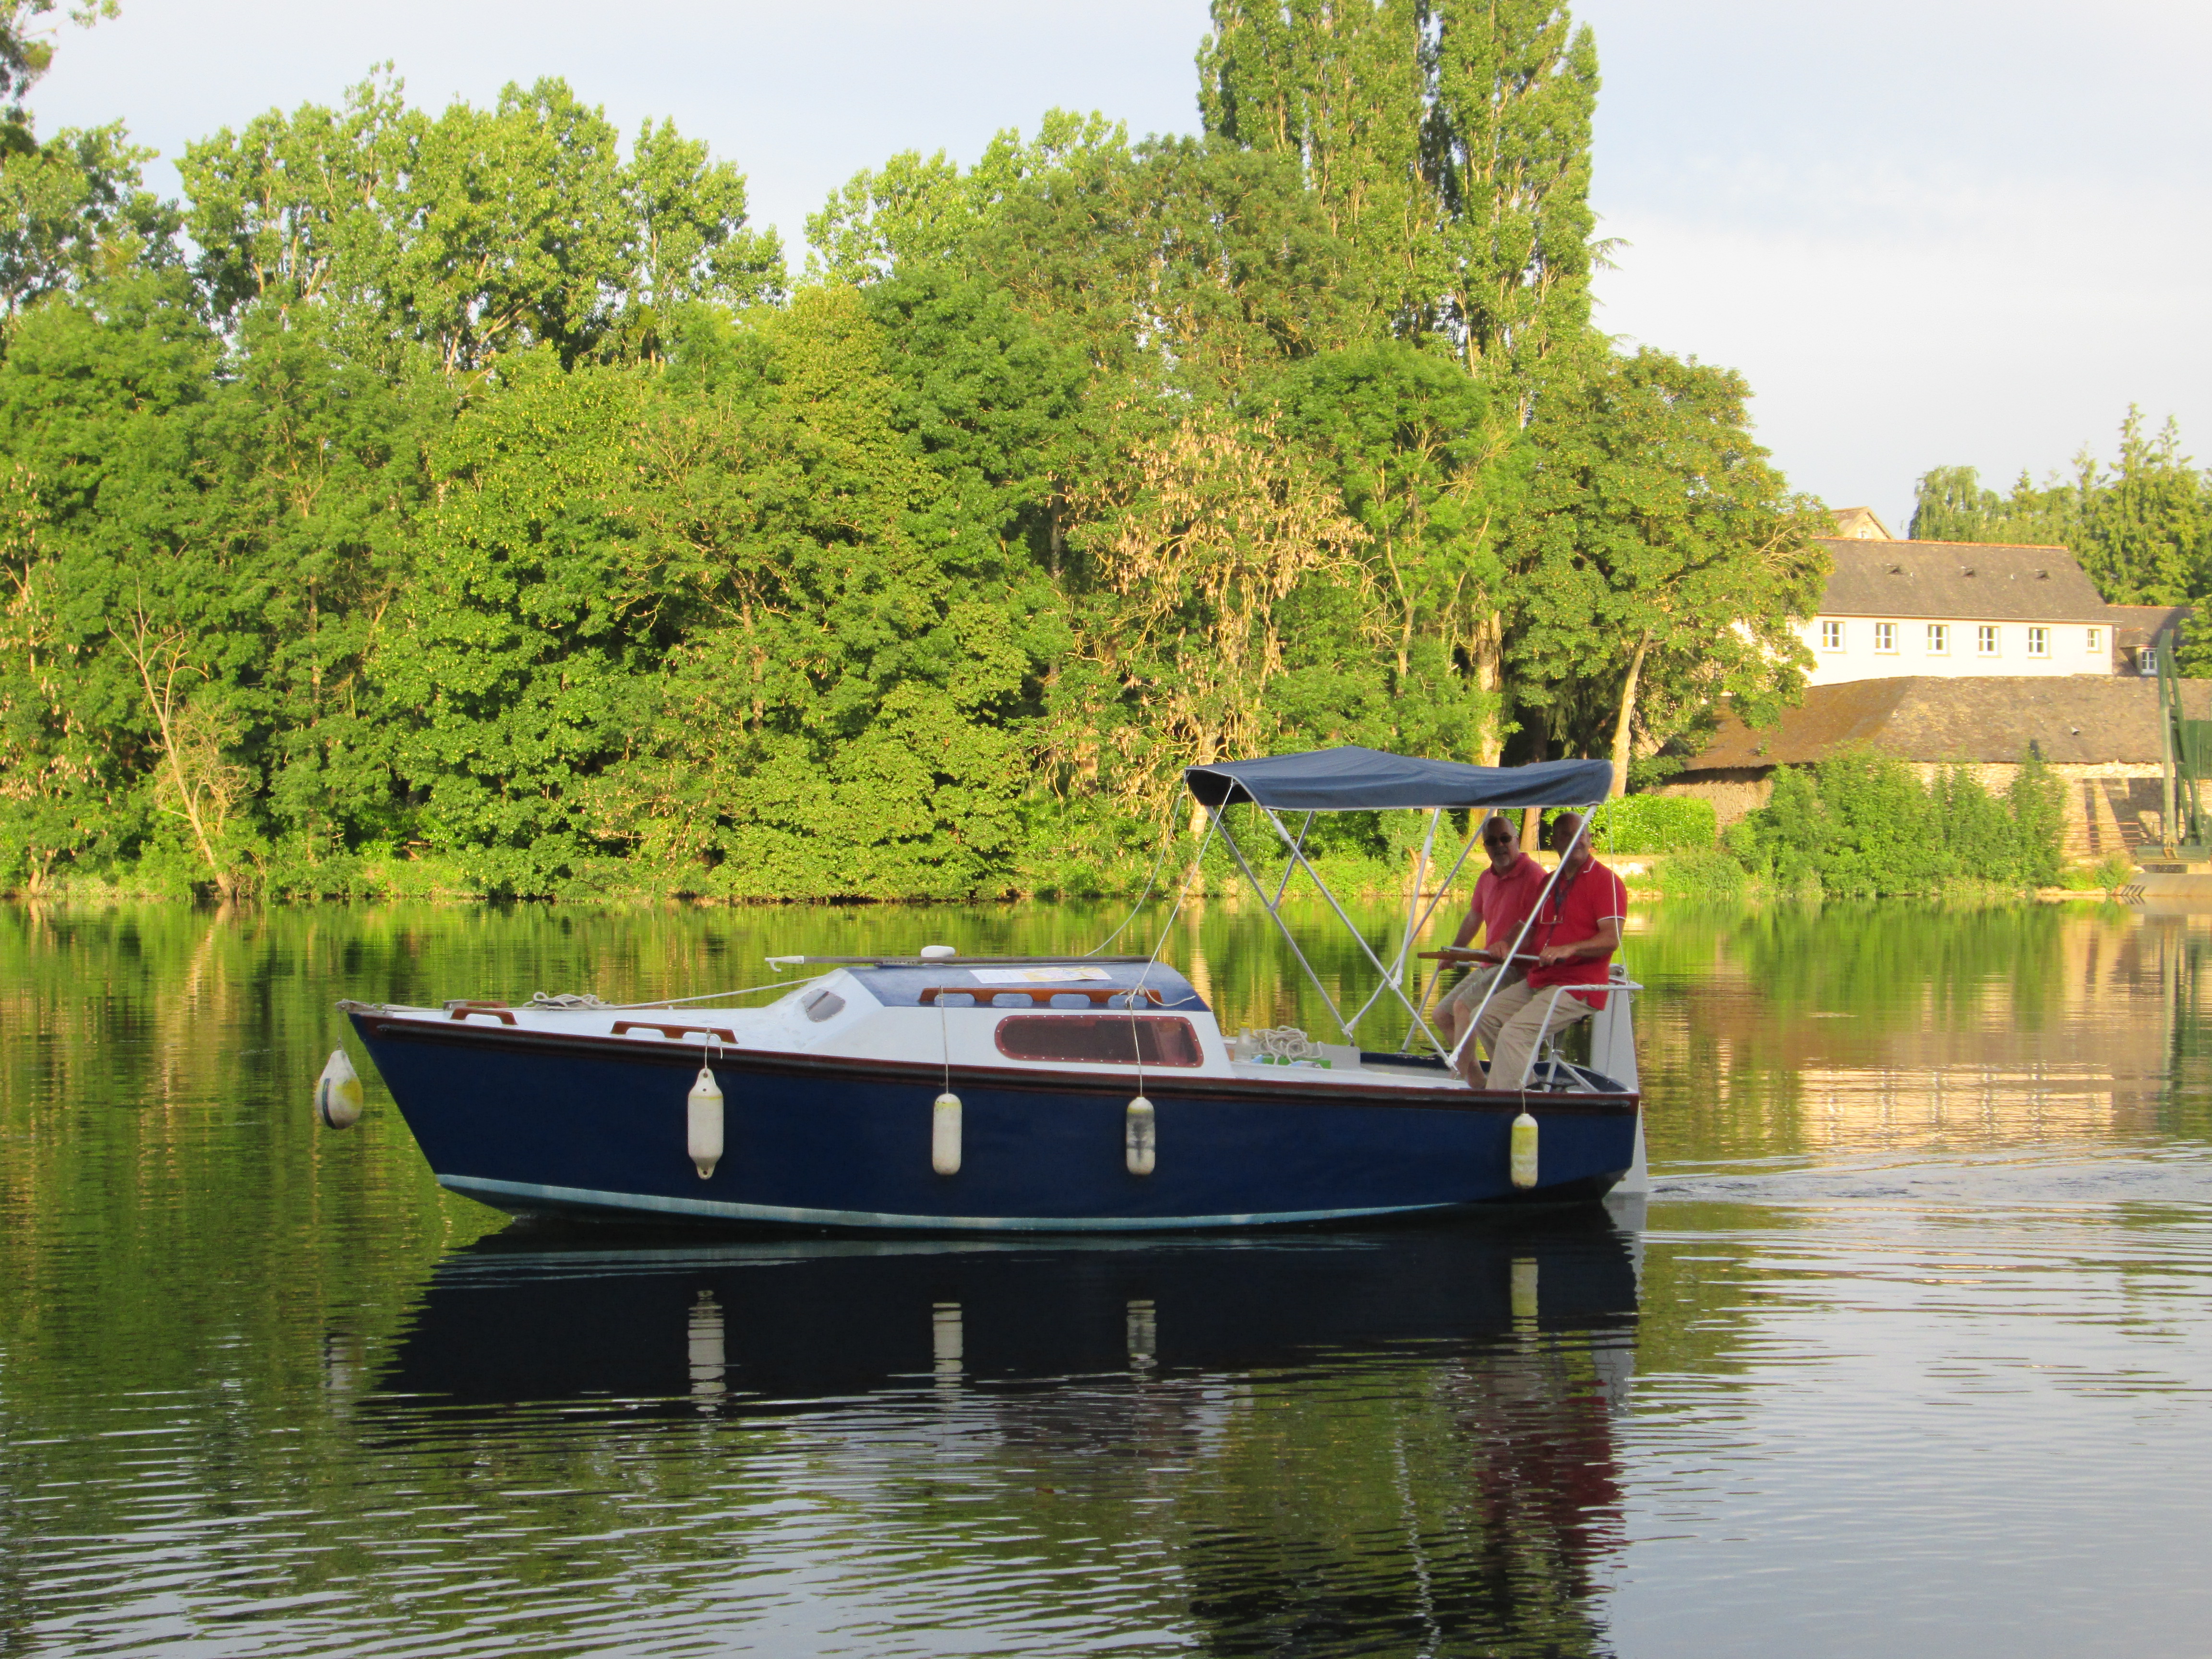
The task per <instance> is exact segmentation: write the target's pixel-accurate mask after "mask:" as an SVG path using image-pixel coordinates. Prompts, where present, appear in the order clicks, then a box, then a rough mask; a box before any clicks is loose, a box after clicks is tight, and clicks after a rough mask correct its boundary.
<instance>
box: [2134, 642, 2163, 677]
mask: <svg viewBox="0 0 2212 1659" xmlns="http://www.w3.org/2000/svg"><path fill="white" fill-rule="evenodd" d="M2157 672H2158V647H2156V646H2154V645H2139V646H2137V647H2136V673H2138V674H2155V673H2157Z"/></svg>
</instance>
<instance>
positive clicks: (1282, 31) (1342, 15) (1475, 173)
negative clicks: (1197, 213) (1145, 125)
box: [1198, 0, 1601, 420]
mask: <svg viewBox="0 0 2212 1659" xmlns="http://www.w3.org/2000/svg"><path fill="white" fill-rule="evenodd" d="M1212 16H1213V25H1214V32H1213V33H1212V34H1210V35H1208V36H1207V37H1206V41H1205V43H1204V45H1203V46H1200V50H1199V58H1198V63H1199V76H1200V92H1199V107H1200V112H1202V114H1203V115H1204V117H1205V120H1206V129H1207V131H1209V132H1212V133H1216V134H1218V135H1219V136H1220V137H1224V138H1226V139H1229V140H1230V141H1231V142H1232V143H1237V144H1240V145H1243V146H1244V147H1246V148H1248V149H1259V150H1267V151H1272V152H1276V153H1282V154H1288V155H1296V156H1297V158H1298V160H1299V161H1300V164H1301V165H1302V167H1304V173H1305V177H1306V181H1307V184H1308V186H1309V188H1310V189H1311V190H1312V191H1314V192H1315V194H1316V196H1317V197H1319V198H1320V200H1321V202H1322V204H1323V207H1324V210H1326V211H1327V212H1328V216H1329V219H1330V223H1331V226H1332V228H1334V230H1335V232H1336V234H1339V235H1340V236H1342V237H1344V238H1345V239H1346V241H1348V242H1349V243H1350V244H1351V245H1352V247H1353V248H1354V250H1355V252H1356V253H1357V256H1358V269H1359V270H1360V273H1361V275H1362V276H1363V278H1364V285H1365V287H1366V289H1367V290H1368V292H1369V293H1370V295H1372V296H1373V297H1374V299H1375V301H1376V303H1377V304H1378V306H1380V307H1382V309H1383V311H1384V312H1385V313H1386V314H1387V316H1388V317H1389V322H1390V326H1391V327H1392V328H1393V330H1394V331H1396V332H1398V333H1400V334H1402V335H1407V336H1409V337H1415V338H1419V337H1423V336H1425V335H1430V334H1435V333H1439V332H1440V333H1442V334H1443V335H1444V336H1445V337H1448V338H1449V340H1450V342H1451V343H1452V346H1453V349H1455V352H1456V353H1457V355H1458V356H1460V358H1461V360H1462V362H1463V363H1464V364H1465V366H1466V367H1467V368H1468V370H1469V372H1471V373H1473V372H1481V371H1490V372H1493V373H1498V374H1503V375H1504V377H1506V378H1507V379H1508V380H1510V382H1511V383H1512V385H1513V386H1514V389H1515V396H1516V403H1517V404H1518V407H1519V409H1520V412H1521V415H1522V418H1523V419H1524V420H1525V419H1526V418H1527V417H1528V413H1529V410H1530V407H1531V404H1532V401H1533V398H1534V375H1535V373H1536V371H1537V369H1538V368H1539V367H1540V365H1541V363H1542V362H1544V360H1545V359H1546V358H1547V357H1548V356H1550V355H1551V354H1552V353H1553V351H1554V350H1555V349H1559V348H1560V347H1562V346H1572V345H1574V344H1576V343H1579V341H1580V340H1581V338H1582V337H1583V334H1584V333H1585V332H1586V331H1587V329H1588V325H1589V276H1590V270H1591V267H1592V264H1594V263H1595V258H1596V257H1597V256H1598V254H1599V253H1600V252H1601V249H1600V248H1599V246H1597V245H1596V244H1595V243H1594V242H1593V241H1592V240H1591V232H1592V229H1593V227H1594V224H1595V220H1594V218H1593V216H1592V215H1591V212H1590V209H1589V179H1590V161H1589V154H1590V123H1591V119H1592V117H1593V115H1594V114H1595V110H1596V106H1597V89H1598V73H1597V46H1596V42H1595V39H1594V37H1593V36H1592V35H1591V33H1590V31H1589V28H1588V27H1582V28H1576V27H1574V26H1573V23H1572V20H1571V17H1570V16H1569V15H1568V11H1567V9H1566V8H1565V6H1562V5H1559V4H1556V3H1553V0H1490V3H1486V4H1474V3H1468V0H1346V3H1341V4H1329V3H1324V0H1214V3H1213V6H1212Z"/></svg>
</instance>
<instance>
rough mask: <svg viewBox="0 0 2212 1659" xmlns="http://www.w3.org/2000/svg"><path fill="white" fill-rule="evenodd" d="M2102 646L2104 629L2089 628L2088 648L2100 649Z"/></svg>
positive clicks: (2103, 644) (2103, 646)
mask: <svg viewBox="0 0 2212 1659" xmlns="http://www.w3.org/2000/svg"><path fill="white" fill-rule="evenodd" d="M2104 648H2105V630H2104V629H2101V628H2093V629H2090V630H2089V649H2090V650H2092V651H2102V650H2103V649H2104Z"/></svg>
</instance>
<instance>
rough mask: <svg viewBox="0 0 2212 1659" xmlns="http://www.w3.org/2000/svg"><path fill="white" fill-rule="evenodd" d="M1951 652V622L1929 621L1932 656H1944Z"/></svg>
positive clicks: (1929, 646) (1929, 643) (1929, 649)
mask: <svg viewBox="0 0 2212 1659" xmlns="http://www.w3.org/2000/svg"><path fill="white" fill-rule="evenodd" d="M1950 653H1951V624H1950V623H1929V624H1928V654H1929V656H1931V657H1944V656H1948V655H1949V654H1950Z"/></svg>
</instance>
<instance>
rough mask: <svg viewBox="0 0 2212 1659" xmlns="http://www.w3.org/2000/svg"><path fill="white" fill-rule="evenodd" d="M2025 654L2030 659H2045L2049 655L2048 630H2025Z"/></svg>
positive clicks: (2049, 641) (2049, 634)
mask: <svg viewBox="0 0 2212 1659" xmlns="http://www.w3.org/2000/svg"><path fill="white" fill-rule="evenodd" d="M2027 654H2028V655H2029V656H2031V657H2047V656H2049V655H2050V654H2051V630H2050V629H2047V628H2031V629H2028V630H2027Z"/></svg>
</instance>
